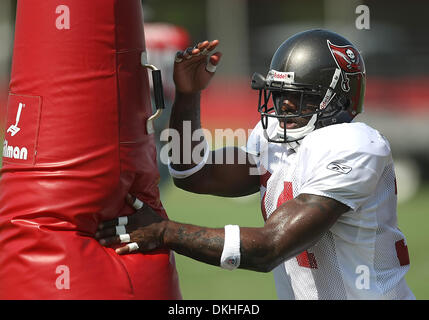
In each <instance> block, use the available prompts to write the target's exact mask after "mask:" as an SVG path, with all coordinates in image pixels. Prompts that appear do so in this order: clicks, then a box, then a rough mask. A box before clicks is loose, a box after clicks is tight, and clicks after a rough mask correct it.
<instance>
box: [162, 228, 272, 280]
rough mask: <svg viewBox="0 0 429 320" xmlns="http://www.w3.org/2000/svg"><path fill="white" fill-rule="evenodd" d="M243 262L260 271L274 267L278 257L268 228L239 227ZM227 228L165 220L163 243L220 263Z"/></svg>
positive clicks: (176, 249) (172, 248) (206, 261)
mask: <svg viewBox="0 0 429 320" xmlns="http://www.w3.org/2000/svg"><path fill="white" fill-rule="evenodd" d="M240 233H241V237H240V238H241V241H240V243H241V245H240V251H241V263H240V266H239V268H242V269H248V270H253V271H259V272H268V271H270V270H272V269H273V268H274V267H275V266H276V263H277V261H278V257H276V256H274V255H273V254H272V253H273V250H272V248H271V249H270V247H271V245H272V244H271V239H272V237H271V236H269V233H270V232H269V231H268V230H265V229H264V228H240ZM224 240H225V232H224V228H205V227H200V226H194V225H189V224H181V223H177V222H173V221H165V231H164V233H163V245H164V247H166V248H168V249H171V250H174V251H175V252H177V253H179V254H182V255H184V256H187V257H189V258H192V259H195V260H198V261H201V262H204V263H208V264H211V265H214V266H219V265H220V259H221V255H222V252H223V249H224Z"/></svg>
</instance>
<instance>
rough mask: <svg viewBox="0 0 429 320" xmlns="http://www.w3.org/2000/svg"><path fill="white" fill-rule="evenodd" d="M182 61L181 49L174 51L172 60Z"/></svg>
mask: <svg viewBox="0 0 429 320" xmlns="http://www.w3.org/2000/svg"><path fill="white" fill-rule="evenodd" d="M182 61H183V53H182V51H178V52H177V53H176V56H175V58H174V62H176V63H179V62H182Z"/></svg>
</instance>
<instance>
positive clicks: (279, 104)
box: [96, 30, 414, 299]
mask: <svg viewBox="0 0 429 320" xmlns="http://www.w3.org/2000/svg"><path fill="white" fill-rule="evenodd" d="M218 43H219V42H218V41H217V40H215V41H210V42H209V41H204V42H202V43H199V44H198V45H197V46H195V47H194V48H188V49H187V50H185V51H183V52H179V53H178V54H177V55H176V62H175V70H174V81H175V85H176V97H175V103H174V105H173V109H172V114H171V119H170V128H172V129H175V130H177V131H179V132H180V133H181V135H182V136H183V134H182V133H183V132H182V127H183V121H191V123H192V130H197V129H199V128H200V93H201V91H202V90H203V89H204V88H206V87H207V85H208V84H209V81H210V79H211V78H212V77H213V75H214V72H215V69H216V66H217V64H218V63H219V60H220V58H221V53H220V52H215V51H216V50H215V48H216V46H217V45H218ZM252 88H253V89H255V90H258V91H259V110H258V111H259V112H260V114H261V121H260V122H259V123H258V124H257V125H256V127H255V128H254V130H253V132H252V133H251V135H250V137H249V139H248V143H247V146H246V148H243V149H240V148H235V147H229V148H227V150H214V151H210V149H209V147H208V144H207V143H205V141H196V142H195V141H194V142H192V147H193V148H196V147H197V146H199V147H201V144H202V143H205V145H206V147H205V148H204V149H203V151H204V156H203V157H202V161H200V162H199V163H192V164H181V163H170V174H171V175H172V176H173V178H174V182H175V184H176V186H178V187H179V188H182V189H184V190H187V191H190V192H195V193H203V194H212V195H218V196H226V197H236V196H244V195H249V194H253V193H255V192H257V191H260V194H261V207H262V212H263V215H264V219H265V224H264V226H263V227H260V228H244V227H241V228H240V227H239V226H237V225H227V226H225V227H224V228H219V229H216V228H205V227H200V226H195V225H187V224H181V223H177V222H174V221H167V220H163V219H161V218H160V217H159V216H157V215H156V214H155V213H154V212H153V211H152V210H151V209H150V208H149V207H147V206H144V205H143V204H142V203H141V202H140V201H139V200H138V199H135V198H134V197H132V196H129V199H128V200H129V203H130V204H133V205H134V206H135V207H136V208H137V209H138V210H137V213H136V214H134V215H133V216H131V217H129V220H128V223H127V225H126V228H125V231H124V232H126V235H121V234H118V232H117V230H118V228H116V224H117V222H118V221H117V220H115V221H110V222H106V223H103V224H102V225H101V226H100V229H99V231H98V233H97V235H96V237H97V238H98V239H100V243H102V244H103V245H107V246H111V245H119V246H118V249H117V253H119V254H127V253H130V252H137V251H141V252H145V251H148V250H153V249H156V248H168V249H172V250H174V251H176V252H177V253H179V254H183V255H186V256H188V257H191V258H193V259H196V260H199V261H202V262H205V263H209V264H212V265H217V266H220V267H222V268H226V269H230V270H232V269H235V268H244V269H249V270H255V271H261V272H268V271H271V270H273V272H274V278H275V283H276V290H277V294H278V297H279V298H280V299H414V295H413V293H412V292H411V290H410V289H409V287H408V286H407V284H406V281H405V274H406V273H407V271H408V269H409V257H408V251H407V245H406V240H405V237H404V235H403V234H402V232H401V231H400V230H399V229H398V226H397V213H396V202H397V194H396V193H397V192H396V179H395V172H394V165H393V161H392V155H391V150H390V146H389V143H388V141H387V140H386V138H385V137H383V136H382V135H381V134H380V133H379V132H378V131H377V130H375V129H373V128H371V127H369V126H368V125H366V124H364V123H360V122H352V120H353V118H354V117H355V116H356V115H357V114H358V113H360V112H362V105H363V99H364V94H365V65H364V61H363V59H362V56H361V54H360V53H359V51H358V50H357V49H356V48H355V46H354V45H353V44H352V43H350V42H349V41H348V40H347V39H345V38H344V37H342V36H340V35H338V34H336V33H334V32H330V31H327V30H310V31H306V32H302V33H299V34H296V35H294V36H293V37H291V38H289V39H287V40H286V41H285V42H284V43H283V44H281V46H280V47H279V48H278V49H277V51H276V52H275V53H274V56H273V58H272V61H271V65H270V69H269V71H268V73H267V75H266V76H263V75H260V74H255V75H254V76H253V78H252ZM203 145H204V144H203ZM219 152H222V154H223V155H224V156H225V154H227V153H228V152H233V153H234V155H235V159H236V161H235V163H234V164H219V163H218V162H216V161H214V160H213V159H216V154H217V153H219ZM243 153H245V159H246V161H245V163H243V162H239V161H238V159H240V157H242V156H243V155H244V154H243ZM209 160H212V161H209ZM255 167H256V168H257V172H258V174H253V172H254V171H255V170H252V169H255ZM142 206H143V207H142ZM121 242H122V243H123V244H121ZM124 242H128V244H125V243H124Z"/></svg>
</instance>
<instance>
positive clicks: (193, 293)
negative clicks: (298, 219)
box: [161, 184, 429, 300]
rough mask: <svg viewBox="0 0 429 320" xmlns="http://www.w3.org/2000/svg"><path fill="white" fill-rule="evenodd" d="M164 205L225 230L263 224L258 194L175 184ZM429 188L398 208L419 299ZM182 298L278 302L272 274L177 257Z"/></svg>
mask: <svg viewBox="0 0 429 320" xmlns="http://www.w3.org/2000/svg"><path fill="white" fill-rule="evenodd" d="M161 194H162V201H163V204H164V207H165V208H166V210H167V213H168V215H169V217H170V218H171V219H172V220H176V221H180V222H184V223H191V224H197V225H203V226H208V227H223V226H224V225H225V224H239V225H241V226H249V227H250V226H262V225H263V219H262V216H261V213H260V209H259V208H260V203H259V196H258V195H254V196H249V197H245V198H240V199H229V198H219V197H213V196H204V195H195V194H191V193H188V192H185V191H182V190H180V189H178V188H176V187H174V186H173V185H172V184H170V185H167V186H166V187H165V188H163V190H162V191H161ZM428 199H429V184H426V185H424V186H423V187H422V188H421V189H420V191H419V193H418V194H417V195H416V196H415V197H414V198H412V199H411V200H409V201H407V202H406V203H403V204H401V205H399V206H398V220H399V228H400V229H401V230H402V231H403V232H404V234H405V236H406V237H407V244H408V249H409V254H410V260H411V269H410V271H409V272H408V274H407V282H408V284H409V286H410V287H411V289H412V291H413V292H414V294H415V295H416V297H417V299H429V258H428V254H427V245H428V243H429V232H428V226H429V208H428V204H429V202H428ZM176 264H177V269H178V272H179V278H180V285H181V289H182V294H183V298H184V299H186V300H191V299H202V300H212V299H213V300H223V299H226V300H238V299H246V300H254V299H258V300H267V299H276V292H275V286H274V279H273V276H272V274H271V273H267V274H265V273H258V272H253V271H246V270H235V271H228V270H222V269H220V268H218V267H213V266H210V265H206V264H203V263H200V262H197V261H194V260H191V259H189V258H187V257H184V256H181V255H178V254H176Z"/></svg>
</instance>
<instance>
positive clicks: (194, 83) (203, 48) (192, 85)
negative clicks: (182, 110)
mask: <svg viewBox="0 0 429 320" xmlns="http://www.w3.org/2000/svg"><path fill="white" fill-rule="evenodd" d="M218 44H219V41H218V40H213V41H203V42H200V43H198V44H197V45H196V46H195V47H189V48H187V49H186V50H185V51H179V52H177V54H176V58H175V63H174V73H173V80H174V83H175V85H176V90H177V91H178V92H181V93H196V92H198V91H201V90H203V89H205V88H206V87H207V85H208V84H209V82H210V80H211V78H212V77H213V75H214V73H215V71H216V66H217V65H218V63H219V61H220V58H221V56H222V54H221V53H220V52H214V50H215V48H216V47H217V45H218Z"/></svg>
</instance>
